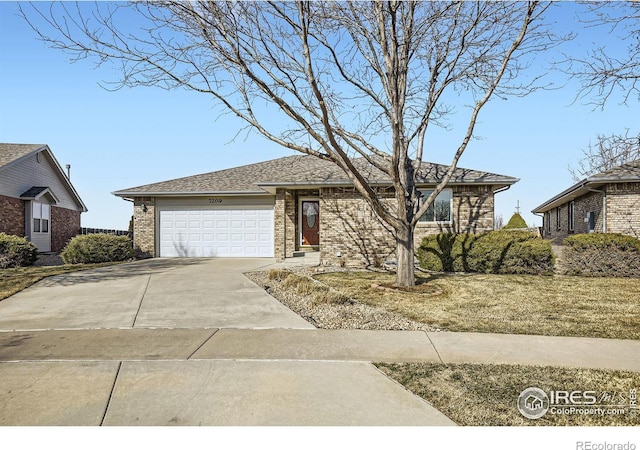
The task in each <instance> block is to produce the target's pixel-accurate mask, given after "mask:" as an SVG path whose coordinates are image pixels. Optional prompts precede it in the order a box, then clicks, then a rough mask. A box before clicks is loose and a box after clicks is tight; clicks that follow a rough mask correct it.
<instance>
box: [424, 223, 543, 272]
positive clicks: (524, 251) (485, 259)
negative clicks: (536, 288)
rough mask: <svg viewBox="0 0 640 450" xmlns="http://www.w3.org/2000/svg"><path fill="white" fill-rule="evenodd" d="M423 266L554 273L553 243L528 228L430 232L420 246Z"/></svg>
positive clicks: (475, 270)
mask: <svg viewBox="0 0 640 450" xmlns="http://www.w3.org/2000/svg"><path fill="white" fill-rule="evenodd" d="M418 261H419V262H420V267H422V268H423V269H425V270H433V271H445V272H451V271H454V272H463V271H464V272H481V273H499V274H532V275H537V274H550V273H552V272H553V265H554V256H553V252H552V251H551V244H550V243H549V242H547V241H544V240H543V239H541V238H539V237H536V236H534V235H533V234H532V233H529V232H527V231H492V232H489V233H484V234H479V235H469V234H450V233H443V234H439V235H437V236H428V237H426V238H425V239H424V240H423V241H422V245H421V246H420V248H419V249H418Z"/></svg>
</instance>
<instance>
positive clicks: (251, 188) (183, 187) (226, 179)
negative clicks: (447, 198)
mask: <svg viewBox="0 0 640 450" xmlns="http://www.w3.org/2000/svg"><path fill="white" fill-rule="evenodd" d="M354 165H355V166H356V167H357V168H358V169H359V170H360V171H361V173H363V174H364V175H365V177H366V178H367V180H368V182H369V183H372V184H389V183H390V179H389V177H388V176H387V175H385V174H384V173H383V172H381V171H379V170H377V169H376V168H374V167H373V166H371V165H370V164H368V163H367V162H366V160H364V159H363V158H360V159H357V160H355V161H354ZM447 169H448V166H443V165H439V164H432V163H424V164H423V166H422V170H421V173H420V177H419V180H418V182H419V183H420V184H435V183H437V181H438V180H439V179H441V178H442V177H443V176H444V174H445V173H446V171H447ZM516 181H518V179H517V178H513V177H507V176H503V175H498V174H494V173H489V172H480V171H476V170H469V169H462V168H457V169H456V171H455V173H454V176H453V178H452V179H451V184H460V183H471V184H502V185H510V184H513V183H515V182H516ZM350 184H351V183H350V181H349V179H348V178H347V176H346V174H345V173H344V172H343V171H342V170H341V169H340V168H339V167H338V166H336V165H335V164H333V163H331V162H328V161H324V160H321V159H319V158H316V157H313V156H307V155H294V156H287V157H284V158H278V159H273V160H270V161H265V162H260V163H256V164H249V165H246V166H240V167H234V168H231V169H225V170H219V171H215V172H209V173H203V174H200V175H193V176H189V177H184V178H177V179H174V180H167V181H161V182H159V183H152V184H146V185H143V186H136V187H132V188H128V189H122V190H120V191H116V192H114V194H115V195H119V196H127V195H133V194H136V195H154V194H155V195H168V194H211V193H252V194H257V193H262V194H264V193H266V192H267V191H266V190H265V189H263V188H262V187H263V186H279V185H282V186H316V185H317V186H323V185H350Z"/></svg>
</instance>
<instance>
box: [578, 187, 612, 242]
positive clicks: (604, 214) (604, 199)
mask: <svg viewBox="0 0 640 450" xmlns="http://www.w3.org/2000/svg"><path fill="white" fill-rule="evenodd" d="M582 187H583V188H585V189H586V190H587V191H591V192H597V193H599V194H602V232H603V233H606V232H607V191H606V190H602V191H600V190H598V189H591V188H588V187H587V183H584V184H583V185H582Z"/></svg>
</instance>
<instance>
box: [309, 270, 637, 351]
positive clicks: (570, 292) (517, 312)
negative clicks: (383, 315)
mask: <svg viewBox="0 0 640 450" xmlns="http://www.w3.org/2000/svg"><path fill="white" fill-rule="evenodd" d="M316 279H318V280H320V281H322V283H324V284H326V285H328V286H331V287H335V288H337V289H340V290H341V292H342V293H343V294H344V295H347V296H349V297H351V298H353V299H354V300H357V301H359V302H362V303H366V304H369V305H375V306H380V307H383V308H385V309H387V310H390V311H393V312H396V313H398V314H401V315H403V316H404V317H407V318H410V319H412V320H416V321H419V322H422V323H426V324H428V325H432V326H436V327H440V328H442V329H445V330H449V331H468V332H471V331H475V332H484V333H514V334H538V335H548V336H587V337H603V338H619V339H640V280H638V279H630V278H583V277H571V276H553V277H543V276H534V275H484V274H478V275H476V274H474V275H434V276H432V277H429V278H420V279H419V285H418V286H416V288H415V289H412V290H396V289H389V288H385V286H390V285H391V284H392V283H393V280H394V276H393V275H392V274H386V273H372V272H338V273H328V274H321V275H316ZM376 284H377V285H380V286H376Z"/></svg>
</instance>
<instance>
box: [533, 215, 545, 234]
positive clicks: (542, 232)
mask: <svg viewBox="0 0 640 450" xmlns="http://www.w3.org/2000/svg"><path fill="white" fill-rule="evenodd" d="M531 214H533V215H534V216H538V217H540V218H541V219H542V225H541V226H540V228H541V230H540V236H542V237H544V214H538V213H534V212H533V211H531Z"/></svg>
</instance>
